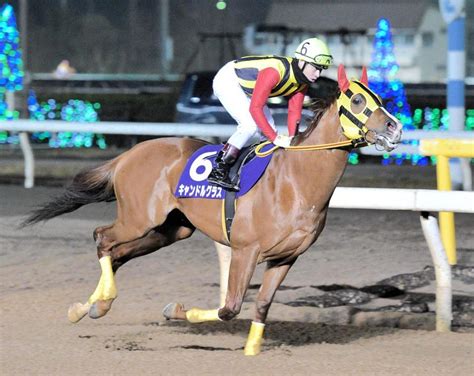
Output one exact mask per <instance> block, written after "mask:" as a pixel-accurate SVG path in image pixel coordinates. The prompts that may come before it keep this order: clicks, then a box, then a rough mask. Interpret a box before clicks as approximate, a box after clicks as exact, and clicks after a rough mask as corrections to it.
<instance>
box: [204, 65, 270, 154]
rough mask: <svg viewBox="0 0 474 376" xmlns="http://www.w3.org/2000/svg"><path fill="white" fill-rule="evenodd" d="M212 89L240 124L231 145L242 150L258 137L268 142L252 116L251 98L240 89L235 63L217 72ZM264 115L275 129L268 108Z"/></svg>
mask: <svg viewBox="0 0 474 376" xmlns="http://www.w3.org/2000/svg"><path fill="white" fill-rule="evenodd" d="M212 88H213V89H214V94H215V96H216V97H217V98H219V101H220V102H221V103H222V105H223V106H224V108H225V109H226V110H227V112H228V113H229V114H230V116H232V117H233V118H234V120H235V121H236V122H237V124H238V125H237V130H236V131H235V132H234V134H233V135H232V136H231V137H230V138H229V140H228V141H227V142H228V143H229V144H231V145H233V146H235V147H236V148H238V149H242V148H243V147H244V146H247V145H248V144H250V141H252V138H254V137H257V136H258V137H259V139H260V140H266V137H265V136H264V135H263V134H261V133H260V130H259V128H258V126H257V124H256V123H255V120H253V118H252V115H251V114H250V110H249V109H250V97H249V96H247V94H245V92H244V91H243V90H242V88H241V87H240V84H239V80H238V78H237V75H236V73H235V70H234V62H233V61H230V62H228V63H227V64H226V65H224V66H223V67H222V68H221V69H220V70H219V72H217V74H216V76H215V77H214V81H213V83H212ZM263 113H264V114H265V117H266V118H267V120H268V122H269V123H270V125H271V126H272V128H273V129H275V122H274V121H273V117H272V115H271V113H270V109H269V108H268V106H266V105H265V106H264V107H263Z"/></svg>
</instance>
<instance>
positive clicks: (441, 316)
mask: <svg viewBox="0 0 474 376" xmlns="http://www.w3.org/2000/svg"><path fill="white" fill-rule="evenodd" d="M420 221H421V227H422V229H423V234H424V236H425V239H426V242H427V243H428V248H429V250H430V253H431V258H432V259H433V265H434V269H435V277H436V330H437V331H438V332H449V331H451V321H452V318H453V316H452V288H451V280H452V279H451V267H450V265H449V262H448V258H447V256H446V253H445V251H444V249H443V243H442V241H441V237H440V233H439V229H438V223H437V221H436V218H435V217H433V216H432V215H430V214H429V213H427V212H423V213H421V216H420Z"/></svg>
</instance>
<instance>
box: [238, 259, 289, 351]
mask: <svg viewBox="0 0 474 376" xmlns="http://www.w3.org/2000/svg"><path fill="white" fill-rule="evenodd" d="M295 260H296V259H295ZM295 260H293V261H292V262H290V263H287V264H283V265H277V264H276V262H272V261H269V262H267V268H266V270H265V273H264V274H263V282H262V285H261V286H260V290H259V292H258V295H257V301H256V309H255V320H254V321H252V326H251V327H250V332H249V336H248V338H247V343H246V345H245V349H244V353H245V355H258V354H259V353H260V348H261V345H262V341H263V331H264V329H265V321H266V319H267V314H268V310H269V309H270V305H271V304H272V301H273V297H274V296H275V293H276V291H277V290H278V287H280V284H281V283H282V282H283V280H284V279H285V277H286V275H287V274H288V271H289V270H290V268H291V266H292V265H293V263H294V262H295Z"/></svg>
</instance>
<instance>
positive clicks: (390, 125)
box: [387, 120, 397, 131]
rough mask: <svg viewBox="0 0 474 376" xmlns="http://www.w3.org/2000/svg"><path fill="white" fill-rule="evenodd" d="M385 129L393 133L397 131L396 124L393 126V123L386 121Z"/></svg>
mask: <svg viewBox="0 0 474 376" xmlns="http://www.w3.org/2000/svg"><path fill="white" fill-rule="evenodd" d="M387 128H388V129H390V130H392V131H394V130H396V129H397V124H395V123H394V122H393V121H391V120H388V121H387Z"/></svg>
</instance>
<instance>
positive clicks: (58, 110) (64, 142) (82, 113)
mask: <svg viewBox="0 0 474 376" xmlns="http://www.w3.org/2000/svg"><path fill="white" fill-rule="evenodd" d="M100 107H101V106H100V104H99V103H91V102H87V101H82V100H80V99H70V100H69V101H68V102H67V103H58V102H56V100H54V99H48V100H47V101H46V102H42V103H39V102H38V100H37V98H36V95H35V92H34V91H33V90H30V95H29V96H28V111H29V112H30V119H32V120H39V121H42V120H63V121H75V122H85V123H94V122H97V121H99V115H98V112H97V110H100ZM32 139H33V140H34V141H36V142H40V143H41V142H48V144H49V146H50V147H52V148H71V147H76V148H81V147H86V148H90V147H92V146H94V144H95V145H96V146H97V147H99V148H100V149H105V148H106V147H107V143H106V142H105V138H104V136H103V135H101V134H94V133H90V132H87V133H84V132H57V133H51V132H36V133H33V134H32ZM0 142H1V141H0Z"/></svg>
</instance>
